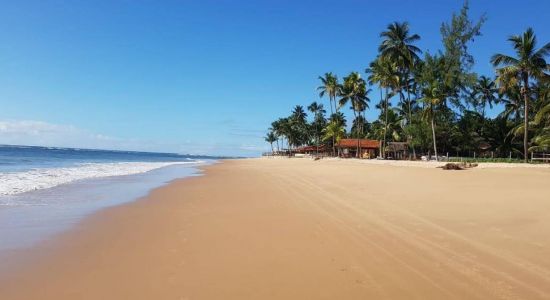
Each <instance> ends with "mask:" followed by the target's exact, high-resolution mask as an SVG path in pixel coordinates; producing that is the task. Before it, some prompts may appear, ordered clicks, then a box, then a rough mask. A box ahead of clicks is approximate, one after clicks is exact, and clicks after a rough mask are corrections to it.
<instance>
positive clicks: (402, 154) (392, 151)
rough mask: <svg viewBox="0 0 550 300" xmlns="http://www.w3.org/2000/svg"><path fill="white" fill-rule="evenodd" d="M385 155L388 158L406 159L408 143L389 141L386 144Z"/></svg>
mask: <svg viewBox="0 0 550 300" xmlns="http://www.w3.org/2000/svg"><path fill="white" fill-rule="evenodd" d="M386 157H387V158H389V159H407V158H408V157H409V144H407V143H406V142H389V143H388V146H386Z"/></svg>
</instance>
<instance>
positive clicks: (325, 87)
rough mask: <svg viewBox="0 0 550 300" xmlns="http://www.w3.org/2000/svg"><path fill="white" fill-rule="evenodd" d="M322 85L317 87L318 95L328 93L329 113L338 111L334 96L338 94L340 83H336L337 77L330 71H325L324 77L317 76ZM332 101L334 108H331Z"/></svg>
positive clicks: (321, 95)
mask: <svg viewBox="0 0 550 300" xmlns="http://www.w3.org/2000/svg"><path fill="white" fill-rule="evenodd" d="M319 79H320V80H321V83H322V85H321V86H320V87H318V88H317V90H318V91H319V97H323V96H324V95H325V94H326V95H328V98H329V101H330V113H331V114H333V113H334V112H338V107H337V106H336V97H337V96H338V95H339V94H340V84H339V83H338V77H337V76H336V75H334V74H332V72H329V73H325V77H321V76H319ZM332 103H334V110H332Z"/></svg>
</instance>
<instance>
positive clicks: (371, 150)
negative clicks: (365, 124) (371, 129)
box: [338, 139, 380, 158]
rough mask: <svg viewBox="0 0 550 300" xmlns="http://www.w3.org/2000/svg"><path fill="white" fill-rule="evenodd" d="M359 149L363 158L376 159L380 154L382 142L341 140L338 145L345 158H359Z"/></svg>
mask: <svg viewBox="0 0 550 300" xmlns="http://www.w3.org/2000/svg"><path fill="white" fill-rule="evenodd" d="M357 147H359V151H360V153H359V155H360V156H361V157H362V158H376V156H378V155H379V153H380V141H377V140H369V139H341V140H340V143H339V144H338V148H340V153H342V156H343V157H357Z"/></svg>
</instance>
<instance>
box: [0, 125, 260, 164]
mask: <svg viewBox="0 0 550 300" xmlns="http://www.w3.org/2000/svg"><path fill="white" fill-rule="evenodd" d="M0 144H7V145H36V146H46V147H73V148H93V149H112V150H136V151H157V152H177V153H186V154H197V155H231V156H254V155H258V154H259V153H261V152H262V151H263V150H265V149H264V148H265V147H262V146H258V145H241V144H235V145H227V144H226V145H224V144H217V143H194V142H193V141H184V142H182V143H165V142H158V141H145V140H138V139H123V138H118V137H113V136H108V135H104V134H99V133H94V132H90V131H87V130H84V129H81V128H78V127H75V126H72V125H61V124H52V123H47V122H42V121H34V120H3V121H2V120H0Z"/></svg>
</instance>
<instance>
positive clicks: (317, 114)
mask: <svg viewBox="0 0 550 300" xmlns="http://www.w3.org/2000/svg"><path fill="white" fill-rule="evenodd" d="M307 109H308V110H309V111H310V112H311V113H312V114H313V127H314V128H315V145H316V147H317V154H319V139H320V134H319V130H320V129H319V123H320V121H321V120H323V121H324V117H323V115H324V114H325V112H326V111H325V109H324V107H323V104H319V103H317V101H313V103H311V104H310V105H309V106H308V107H307Z"/></svg>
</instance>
